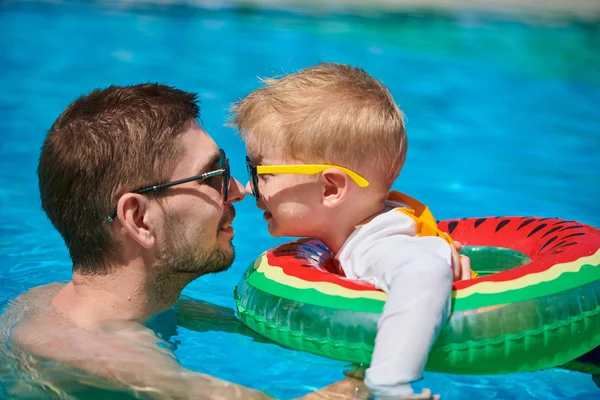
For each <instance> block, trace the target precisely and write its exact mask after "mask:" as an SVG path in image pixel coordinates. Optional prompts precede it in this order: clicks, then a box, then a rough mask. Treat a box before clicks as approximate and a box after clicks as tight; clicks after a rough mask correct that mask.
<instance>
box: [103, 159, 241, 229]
mask: <svg viewBox="0 0 600 400" xmlns="http://www.w3.org/2000/svg"><path fill="white" fill-rule="evenodd" d="M217 175H223V186H222V187H221V195H222V196H223V201H224V202H227V199H228V197H229V180H230V179H231V172H230V170H229V159H228V158H227V157H226V156H225V150H223V149H219V169H216V170H214V171H209V172H205V173H203V174H200V175H194V176H190V177H189V178H183V179H178V180H176V181H172V182H167V183H161V184H157V185H151V186H144V187H142V188H140V189H136V190H133V191H131V192H129V193H136V194H144V193H149V192H156V191H157V190H161V189H166V188H169V187H171V186H175V185H181V184H182V183H187V182H192V181H204V180H207V179H209V178H212V177H213V176H217ZM116 216H117V207H115V208H114V209H113V211H112V213H111V214H110V216H109V217H108V222H113V221H114V220H115V217H116Z"/></svg>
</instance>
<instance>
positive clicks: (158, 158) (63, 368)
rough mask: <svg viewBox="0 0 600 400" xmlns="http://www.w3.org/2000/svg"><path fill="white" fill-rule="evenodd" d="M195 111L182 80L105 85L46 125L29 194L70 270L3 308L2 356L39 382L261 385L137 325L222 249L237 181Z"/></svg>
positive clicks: (125, 386) (227, 243)
mask: <svg viewBox="0 0 600 400" xmlns="http://www.w3.org/2000/svg"><path fill="white" fill-rule="evenodd" d="M198 114H199V109H198V106H197V104H196V96H195V95H194V94H191V93H187V92H184V91H181V90H178V89H174V88H171V87H168V86H164V85H158V84H145V85H136V86H128V87H116V86H111V87H110V88H108V89H104V90H95V91H93V92H91V93H90V94H88V95H87V96H83V97H81V98H79V99H77V100H76V101H75V102H73V103H72V104H71V105H70V106H69V107H68V108H67V109H66V110H65V111H64V112H63V113H62V115H60V117H59V118H58V119H57V120H56V122H55V123H54V124H53V126H52V127H51V129H50V131H49V133H48V136H47V138H46V140H45V142H44V144H43V146H42V151H41V155H40V161H39V166H38V177H39V187H40V194H41V201H42V207H43V209H44V211H45V212H46V214H47V215H48V218H49V219H50V221H51V222H52V224H53V225H54V227H55V228H56V229H57V230H58V232H59V233H60V234H61V236H62V237H63V239H64V241H65V244H66V246H67V248H68V250H69V254H70V256H71V259H72V262H73V277H72V280H71V281H70V282H69V283H68V284H66V285H59V284H51V285H47V286H42V287H39V288H34V289H32V290H30V291H29V292H27V293H25V294H23V295H21V296H20V297H19V298H18V299H17V300H16V301H15V302H14V303H13V305H12V307H11V309H9V310H8V311H7V312H6V313H5V315H4V316H3V317H4V319H5V320H7V321H16V323H13V324H12V325H11V326H10V327H9V328H10V329H11V331H10V332H11V333H10V342H11V344H12V346H13V348H14V354H15V355H16V356H15V357H16V359H15V363H18V364H19V365H20V367H21V370H28V371H35V372H34V374H35V377H36V380H38V381H39V382H42V383H45V384H43V386H45V388H46V389H47V390H51V391H53V392H56V391H60V392H61V393H62V392H66V393H82V392H83V391H85V390H89V387H100V388H102V389H103V390H108V391H112V392H119V391H121V392H127V393H133V394H135V395H136V396H137V397H142V398H160V399H171V398H172V399H188V398H190V399H191V398H193V399H204V398H207V399H210V398H227V399H233V398H239V399H242V398H243V399H252V398H266V397H267V396H266V395H265V394H263V393H260V392H257V391H255V390H251V389H248V388H245V387H242V386H239V385H236V384H233V383H229V382H225V381H222V380H219V379H217V378H213V377H211V376H208V375H204V374H200V373H196V372H192V371H189V370H186V369H185V368H183V367H182V366H181V365H180V364H179V363H178V362H177V360H176V358H175V356H174V355H173V353H172V352H171V350H169V343H168V342H166V341H163V340H162V339H160V338H159V337H158V336H157V335H156V334H155V332H154V331H152V330H150V329H149V328H147V325H148V323H149V321H150V320H151V319H152V317H153V316H154V315H156V314H158V313H161V312H162V311H165V310H167V309H169V308H170V307H172V306H173V305H174V303H175V301H176V300H177V298H178V297H179V294H180V293H181V291H182V289H183V288H184V287H185V286H186V285H187V284H188V283H189V282H191V281H192V280H194V279H195V278H197V277H199V276H201V275H205V274H209V273H216V272H220V271H224V270H226V269H227V268H229V266H230V265H231V263H232V261H233V258H234V250H233V246H232V243H231V241H232V238H233V232H234V231H233V228H232V226H231V223H232V221H233V219H234V216H235V212H234V208H233V205H232V203H234V202H237V201H240V200H242V199H243V197H244V194H243V188H242V186H241V185H240V183H239V182H238V181H237V180H235V179H232V178H230V175H229V164H228V160H227V158H226V156H225V153H224V152H223V151H222V150H220V149H219V148H218V147H217V145H216V144H215V142H214V141H213V140H212V139H211V137H210V136H209V135H208V134H207V133H206V132H205V131H204V130H203V129H202V127H201V126H200V125H199V124H198V122H197V121H196V119H197V117H198ZM198 357H202V354H199V355H198ZM362 390H363V387H362V386H361V385H360V384H359V381H357V380H354V379H351V378H348V379H346V380H344V381H341V382H338V383H337V384H334V385H331V386H330V387H328V388H326V389H324V390H322V391H317V392H314V393H313V394H309V395H307V396H306V398H307V399H308V398H327V395H328V394H331V393H334V394H335V393H338V395H337V396H336V398H344V397H338V396H342V395H343V394H344V393H347V396H346V397H345V398H355V396H357V397H356V398H358V397H360V396H363V392H362Z"/></svg>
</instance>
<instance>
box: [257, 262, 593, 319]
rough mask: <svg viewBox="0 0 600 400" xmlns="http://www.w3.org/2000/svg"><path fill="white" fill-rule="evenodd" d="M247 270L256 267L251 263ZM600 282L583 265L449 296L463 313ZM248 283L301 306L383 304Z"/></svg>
mask: <svg viewBox="0 0 600 400" xmlns="http://www.w3.org/2000/svg"><path fill="white" fill-rule="evenodd" d="M250 268H255V265H254V263H253V264H252V265H251V266H250ZM597 280H600V266H599V265H591V264H584V265H582V266H581V269H580V270H579V272H577V273H565V274H561V275H559V277H557V278H556V279H554V280H551V281H546V282H541V283H538V284H536V285H532V286H526V287H524V288H521V289H514V290H509V291H506V292H500V293H492V294H480V293H474V294H472V295H469V296H467V297H464V298H458V299H457V298H456V292H453V293H452V297H453V298H454V301H453V308H452V310H453V311H464V310H470V309H474V308H482V307H492V306H496V305H500V304H507V303H516V302H520V301H526V300H531V299H535V298H538V297H543V296H547V295H551V294H554V293H560V292H563V291H565V290H570V289H574V288H577V287H579V286H583V285H586V284H588V283H592V282H595V281H597ZM246 281H247V283H248V284H249V285H251V286H253V287H255V288H256V289H259V290H261V291H263V292H265V293H269V294H271V295H273V296H278V297H283V298H287V299H290V300H294V301H297V302H301V303H307V304H313V305H317V306H322V307H330V308H337V309H342V310H352V311H360V312H373V313H380V312H382V310H383V306H384V304H385V301H383V300H376V299H366V298H348V297H343V296H334V295H329V294H325V293H322V292H320V291H318V290H316V289H298V288H295V287H293V286H288V285H285V284H282V283H280V282H275V281H273V280H270V279H268V278H267V277H266V276H265V274H264V273H262V272H260V271H257V270H256V269H255V270H254V271H251V272H250V274H249V275H248V276H247V280H246Z"/></svg>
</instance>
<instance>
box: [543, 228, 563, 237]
mask: <svg viewBox="0 0 600 400" xmlns="http://www.w3.org/2000/svg"><path fill="white" fill-rule="evenodd" d="M559 229H560V226H555V227H554V228H552V229H550V230H549V231H548V232H546V233H544V234H543V235H542V239H543V238H545V237H546V236H548V235H549V234H551V233H552V232H554V231H557V230H559Z"/></svg>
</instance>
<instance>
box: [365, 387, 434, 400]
mask: <svg viewBox="0 0 600 400" xmlns="http://www.w3.org/2000/svg"><path fill="white" fill-rule="evenodd" d="M439 399H440V395H439V394H431V390H429V389H423V391H422V392H421V393H413V394H405V395H401V396H394V397H378V398H377V400H439Z"/></svg>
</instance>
